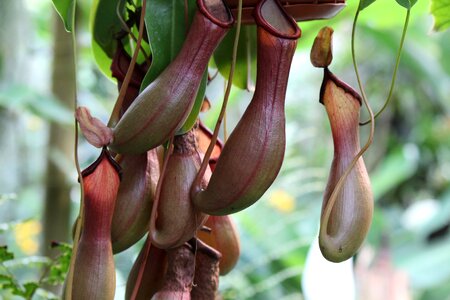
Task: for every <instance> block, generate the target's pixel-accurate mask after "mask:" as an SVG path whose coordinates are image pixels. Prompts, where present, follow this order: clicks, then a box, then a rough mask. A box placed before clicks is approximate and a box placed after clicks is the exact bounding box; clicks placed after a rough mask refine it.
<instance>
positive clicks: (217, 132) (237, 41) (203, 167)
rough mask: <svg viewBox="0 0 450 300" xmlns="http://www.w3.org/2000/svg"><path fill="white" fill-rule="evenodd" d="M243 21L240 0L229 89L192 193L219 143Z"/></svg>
mask: <svg viewBox="0 0 450 300" xmlns="http://www.w3.org/2000/svg"><path fill="white" fill-rule="evenodd" d="M241 20H242V0H239V3H238V16H237V26H236V35H235V36H234V43H233V55H232V59H231V68H230V73H229V75H228V85H227V89H226V91H225V95H224V98H223V103H222V108H221V110H220V114H219V117H218V118H217V122H216V126H215V127H214V133H213V136H212V138H211V142H210V143H209V146H208V149H207V150H206V153H205V156H204V158H203V161H202V165H201V166H200V170H199V171H198V174H197V177H196V178H195V180H194V183H193V185H192V187H193V189H192V191H194V192H196V191H197V188H199V187H200V186H201V182H202V179H203V176H204V175H205V172H206V168H207V167H208V163H209V159H210V158H211V154H212V152H213V150H214V147H215V145H216V142H217V136H218V134H219V130H220V125H221V124H222V120H223V117H224V115H225V111H226V109H227V104H228V99H229V97H230V92H231V86H232V82H233V76H234V69H235V67H236V59H237V51H238V45H239V35H240V33H241Z"/></svg>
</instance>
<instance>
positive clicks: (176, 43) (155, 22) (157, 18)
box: [141, 0, 197, 90]
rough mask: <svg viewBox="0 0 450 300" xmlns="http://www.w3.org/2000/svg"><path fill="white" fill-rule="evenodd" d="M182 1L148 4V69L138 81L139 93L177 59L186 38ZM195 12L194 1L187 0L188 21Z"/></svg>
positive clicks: (153, 0)
mask: <svg viewBox="0 0 450 300" xmlns="http://www.w3.org/2000/svg"><path fill="white" fill-rule="evenodd" d="M184 3H185V1H176V0H171V1H168V0H152V1H148V4H147V10H146V13H145V23H146V26H147V28H148V30H147V32H148V39H149V43H150V48H151V51H152V65H151V66H150V69H149V70H148V72H147V74H146V76H145V78H144V80H143V81H142V85H141V90H143V89H144V88H145V87H147V86H148V85H149V84H150V83H151V82H152V81H153V80H155V78H156V77H158V75H159V74H160V73H161V72H162V71H163V70H164V69H165V68H166V67H167V65H169V63H170V62H171V61H172V60H173V59H174V58H175V57H176V56H177V54H178V52H179V51H180V49H181V46H182V45H183V42H184V40H185V38H186V33H187V28H189V26H187V25H186V20H185V7H184ZM196 10H197V5H196V1H195V0H188V15H189V20H192V17H193V15H194V13H195V11H196Z"/></svg>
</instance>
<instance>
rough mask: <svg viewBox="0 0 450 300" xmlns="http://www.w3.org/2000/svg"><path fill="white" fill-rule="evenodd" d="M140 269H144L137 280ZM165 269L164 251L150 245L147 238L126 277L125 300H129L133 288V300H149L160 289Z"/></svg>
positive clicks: (165, 256)
mask: <svg viewBox="0 0 450 300" xmlns="http://www.w3.org/2000/svg"><path fill="white" fill-rule="evenodd" d="M142 264H145V266H142ZM141 268H144V270H143V272H142V275H141V276H142V278H139V272H140V270H141ZM166 269H167V253H166V250H162V249H159V248H157V247H155V246H154V245H151V241H150V238H148V237H147V239H146V241H145V244H144V247H142V249H141V252H139V256H138V257H137V259H136V261H135V262H134V264H133V267H132V268H131V271H130V274H129V275H128V280H127V289H126V292H125V299H126V300H130V299H131V297H132V295H133V291H134V289H135V288H136V289H137V293H136V297H135V298H134V299H133V300H148V299H151V298H152V297H153V295H154V294H156V292H157V291H159V290H160V289H161V288H162V286H163V279H164V276H165V274H166ZM136 285H138V286H136Z"/></svg>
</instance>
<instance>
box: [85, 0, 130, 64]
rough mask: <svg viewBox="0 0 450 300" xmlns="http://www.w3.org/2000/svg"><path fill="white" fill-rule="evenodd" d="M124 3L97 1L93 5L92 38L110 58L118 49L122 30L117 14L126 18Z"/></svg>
mask: <svg viewBox="0 0 450 300" xmlns="http://www.w3.org/2000/svg"><path fill="white" fill-rule="evenodd" d="M124 3H125V2H124V1H120V0H95V1H94V2H93V3H92V15H91V26H92V38H93V40H94V41H95V42H96V43H98V45H99V46H100V47H101V49H103V51H104V52H105V53H106V54H107V56H108V57H113V55H114V53H115V51H116V47H117V34H118V33H119V32H120V31H121V30H122V24H121V22H120V19H119V16H118V15H117V12H119V13H120V14H121V17H122V18H124V13H125V6H124Z"/></svg>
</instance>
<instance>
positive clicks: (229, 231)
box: [197, 216, 241, 275]
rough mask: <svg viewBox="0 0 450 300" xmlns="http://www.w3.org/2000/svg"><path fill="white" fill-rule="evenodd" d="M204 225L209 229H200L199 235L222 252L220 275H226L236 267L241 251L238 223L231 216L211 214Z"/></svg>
mask: <svg viewBox="0 0 450 300" xmlns="http://www.w3.org/2000/svg"><path fill="white" fill-rule="evenodd" d="M204 226H205V227H207V228H209V230H208V231H204V230H199V231H198V233H197V237H198V238H199V239H200V240H202V241H203V242H205V243H206V244H208V245H209V246H211V247H213V248H214V249H216V250H217V251H219V252H220V254H221V258H220V275H226V274H228V273H229V272H230V271H231V270H232V269H233V268H234V266H235V265H236V263H237V262H238V260H239V255H240V253H241V243H240V241H239V234H238V231H237V228H236V225H235V224H234V222H233V219H232V218H231V216H210V217H209V218H208V220H206V223H205V225H204Z"/></svg>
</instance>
